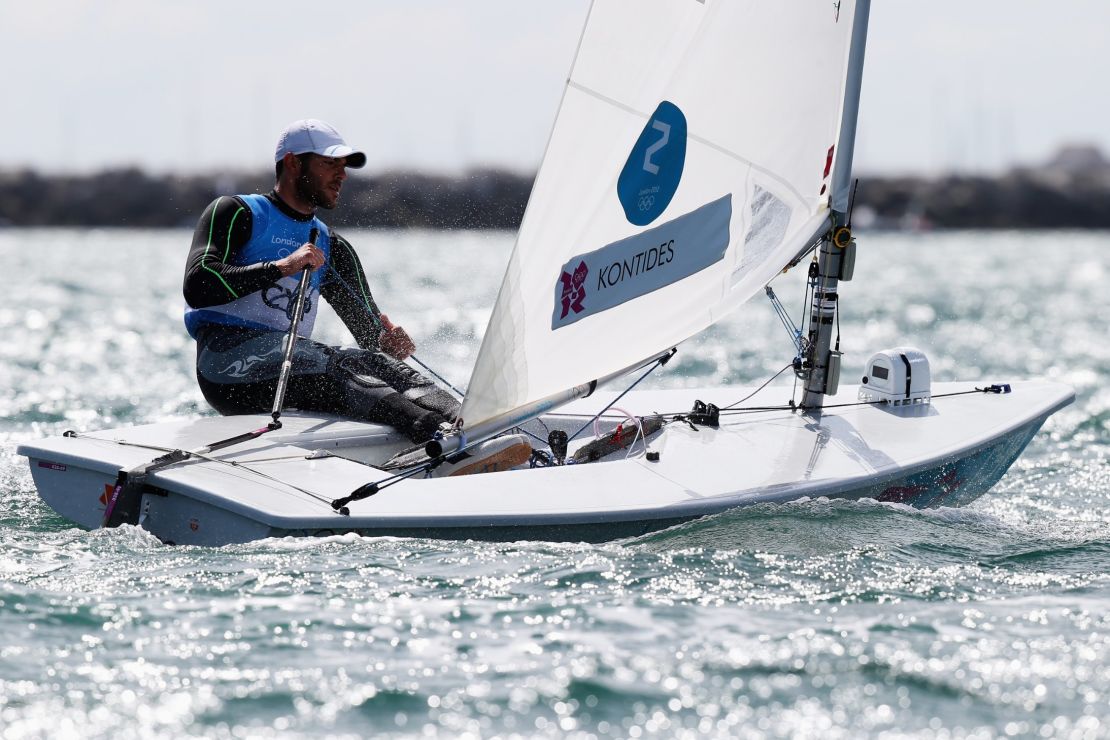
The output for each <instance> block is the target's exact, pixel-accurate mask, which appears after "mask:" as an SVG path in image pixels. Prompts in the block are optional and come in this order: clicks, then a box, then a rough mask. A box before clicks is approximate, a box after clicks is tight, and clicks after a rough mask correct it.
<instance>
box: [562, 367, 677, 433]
mask: <svg viewBox="0 0 1110 740" xmlns="http://www.w3.org/2000/svg"><path fill="white" fill-rule="evenodd" d="M677 353H678V349H672V350H671V351H670V352H669V353H668V354H665V355H663V356H662V357H660V358H659V359H657V360H656V361H655V362H654V363H653V364H652V366H651V367H649V368H648V369H647V372H645V373H644V374H643V375H641V376H640V377H639V378H638V379H637V380H636V382H635V383H633V384H632V385H630V386H628V387H627V388H625V389H624V390H623V391H621V394H620V395H619V396H617V397H616V398H614V399H613V400H612V401H610V402H609V403H608V404H606V406H605V408H603V409H602V410H601V411H599V412H597V413H596V414H594V415H593V416H592V417H590V420H589V421H587V422H586V423H585V424H583V425H582V426H581V428H580V429H579V430H578V431H577V432H575V433H574V434H572V435H571V436H570V437H569V438H568V439H567V441H568V442H570V441H571V440H572V439H574V438H575V437H577V436H578V435H579V434H581V433H582V432H584V431H585V430H586V427H588V426H590V425H591V424H593V423H594V421H595V420H597V419H599V418H600V417H601V415H602V414H604V413H605V412H606V411H608V410H609V409H610V408H612V407H613V405H614V404H615V403H616V402H617V401H619V400H621V399H622V398H624V397H625V396H626V395H627V394H628V392H629V391H631V390H632V389H633V388H635V387H636V386H638V385H639V384H640V381H642V380H643V379H644V378H646V377H647V376H649V375H651V374H652V373H653V372H655V370H656V368H660V367H663V365H665V364H667V362H668V361H669V360H670V359H671V358H672V357H674V356H675V354H677Z"/></svg>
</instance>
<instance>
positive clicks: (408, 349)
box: [378, 313, 416, 360]
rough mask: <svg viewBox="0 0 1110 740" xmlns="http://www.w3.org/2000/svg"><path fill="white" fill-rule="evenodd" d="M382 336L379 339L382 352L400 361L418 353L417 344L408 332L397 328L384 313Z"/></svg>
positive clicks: (382, 317) (382, 316)
mask: <svg viewBox="0 0 1110 740" xmlns="http://www.w3.org/2000/svg"><path fill="white" fill-rule="evenodd" d="M381 320H382V335H381V337H380V338H379V339H378V344H380V345H381V348H382V352H385V353H386V354H387V355H390V356H391V357H396V358H397V359H398V360H403V359H405V358H406V357H408V356H409V355H411V354H412V353H413V352H415V351H416V344H415V343H414V342H413V341H412V338H411V337H409V335H408V332H406V331H405V330H404V329H402V328H401V327H399V326H395V325H394V324H393V322H392V321H390V320H389V317H388V316H386V315H385V314H384V313H383V314H382V315H381Z"/></svg>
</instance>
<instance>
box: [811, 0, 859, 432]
mask: <svg viewBox="0 0 1110 740" xmlns="http://www.w3.org/2000/svg"><path fill="white" fill-rule="evenodd" d="M870 14H871V0H857V2H856V13H855V16H854V18H853V21H852V42H851V44H852V45H851V50H850V51H849V53H848V72H847V76H846V80H845V86H844V109H843V112H842V116H841V124H840V139H839V141H838V142H837V145H836V151H837V156H836V163H835V169H834V170H833V176H832V192H831V194H830V196H829V204H830V206H831V208H832V217H831V226H830V228H829V231H828V233H827V234H826V235H825V237H824V238H823V239H822V240H821V245H820V247H819V248H818V255H817V274H816V275H814V276H811V279H812V280H813V281H814V287H813V303H812V306H811V310H810V329H809V352H808V354H807V356H806V357H805V358H804V361H805V364H804V367H805V368H806V376H805V378H806V383H805V393H804V395H803V396H802V406H803V407H804V408H806V409H811V410H813V409H818V410H819V409H820V408H821V407H822V406H823V405H824V400H825V396H826V395H829V396H832V395H835V394H836V391H837V387H838V386H839V384H840V350H839V343H838V344H837V346H836V347H835V348H834V347H833V339H832V336H833V325H834V324H835V323H836V311H837V304H838V300H839V294H838V292H837V286H838V284H839V282H840V281H841V280H845V281H846V280H850V279H851V269H852V267H853V266H854V263H855V254H854V251H855V240H854V239H852V232H851V229H850V228H849V223H848V196H849V191H850V188H851V181H852V158H853V155H854V153H855V146H856V122H857V120H858V118H859V96H860V88H861V87H862V85H863V57H864V50H865V47H866V45H867V20H868V16H869V15H870Z"/></svg>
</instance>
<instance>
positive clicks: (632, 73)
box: [461, 0, 867, 429]
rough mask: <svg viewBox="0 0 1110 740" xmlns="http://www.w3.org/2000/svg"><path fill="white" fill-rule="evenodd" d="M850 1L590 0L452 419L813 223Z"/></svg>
mask: <svg viewBox="0 0 1110 740" xmlns="http://www.w3.org/2000/svg"><path fill="white" fill-rule="evenodd" d="M866 13H867V0H859V2H856V1H855V0H841V1H840V2H831V1H830V0H792V1H791V2H789V3H783V2H779V1H777V0H596V2H595V3H594V4H593V6H592V7H591V9H590V13H589V16H588V18H587V22H586V27H585V30H584V31H583V36H582V40H581V43H580V46H579V50H578V54H577V57H576V59H575V62H574V65H573V68H572V70H571V75H570V79H569V80H568V83H567V87H566V91H565V93H564V97H563V101H562V105H561V107H560V109H559V113H558V116H557V118H556V121H555V126H554V130H553V131H552V134H551V139H550V141H549V143H548V148H547V152H546V154H545V156H544V159H543V163H542V165H541V167H540V170H539V173H538V176H537V179H536V182H535V186H534V188H533V191H532V196H531V199H530V201H529V204H528V208H527V211H526V213H525V216H524V220H523V223H522V225H521V228H520V233H519V235H518V239H517V244H516V248H515V249H514V251H513V254H512V256H511V258H510V261H509V266H508V269H507V271H506V274H505V278H504V282H503V283H502V286H501V291H500V293H499V295H498V298H497V303H496V305H495V307H494V310H493V314H492V317H491V319H490V323H489V327H488V329H487V331H486V335H485V338H484V341H483V343H482V347H481V350H480V352H479V355H478V359H477V362H476V365H475V368H474V372H473V375H472V377H471V380H470V384H469V389H468V392H467V395H466V398H465V400H464V402H463V407H462V413H461V416H462V418H463V419H464V422H465V423H464V428H466V429H473V428H474V427H476V426H477V427H480V426H481V425H483V424H488V423H489V422H490V420H491V419H495V418H504V417H505V416H506V415H507V414H508V415H511V413H512V412H513V410H515V409H521V408H524V407H529V406H535V405H536V404H537V402H540V401H542V400H543V399H558V398H562V397H564V396H566V395H567V393H568V389H571V388H573V387H575V386H582V385H583V384H589V383H591V382H592V381H594V380H598V379H605V378H608V377H611V376H612V375H613V374H614V373H617V372H619V371H621V370H623V369H627V368H629V367H632V366H635V364H636V363H637V362H638V361H644V360H647V359H650V358H652V357H654V356H657V355H658V354H660V353H661V352H663V351H666V350H667V349H668V348H670V347H672V346H674V345H676V344H678V343H679V342H681V341H682V340H684V339H687V338H688V337H690V336H691V335H693V334H695V333H697V332H698V331H700V330H702V329H704V328H706V327H707V326H709V325H711V324H712V323H713V322H714V321H716V320H718V319H719V318H721V317H722V316H723V315H724V314H726V313H727V312H729V311H731V310H732V309H733V308H735V307H736V306H738V305H739V304H740V303H742V302H743V301H745V300H747V299H748V298H749V297H750V296H751V295H752V294H753V293H755V292H756V291H758V290H759V289H761V288H762V286H763V285H765V284H766V283H767V282H768V281H769V280H771V278H773V277H774V275H776V274H777V273H778V272H779V271H781V269H782V268H783V266H784V265H785V264H786V263H787V262H788V261H789V260H791V259H792V258H794V257H795V256H796V255H797V254H798V253H799V252H800V251H801V250H802V249H803V248H804V247H805V246H806V245H807V244H808V243H810V242H811V241H812V240H813V238H814V236H815V235H816V234H817V233H818V232H819V231H820V230H821V229H822V228H823V227H824V225H825V224H826V223H827V220H828V216H829V207H830V197H831V196H832V195H833V189H834V181H836V183H837V187H839V188H840V189H841V190H843V189H844V188H845V187H846V185H847V182H848V176H846V175H844V172H845V170H846V169H850V148H851V138H852V136H854V130H855V111H856V101H855V100H852V99H849V100H848V103H847V105H846V104H845V99H846V97H847V98H851V97H852V95H858V90H852V89H851V85H850V84H849V78H850V77H851V75H850V74H849V68H850V64H849V58H850V56H851V51H852V47H853V30H854V29H855V31H856V34H855V37H856V41H855V44H856V46H857V47H858V48H857V55H856V56H855V61H854V62H853V63H854V64H856V65H857V66H858V65H859V64H862V57H861V56H860V55H861V54H862V42H863V35H864V34H863V32H861V31H860V29H863V31H865V29H866ZM857 14H858V15H859V16H860V18H859V19H857ZM846 118H848V119H850V120H848V121H847V126H846V125H845V119H846ZM842 131H843V132H844V133H845V134H846V137H845V138H846V139H847V145H846V144H845V142H844V141H842V138H841V137H842ZM843 149H848V150H849V151H848V152H847V154H846V155H844V156H845V158H846V162H847V165H846V166H845V164H844V162H841V163H839V166H838V162H837V159H838V155H840V154H841V152H840V151H839V150H843ZM837 198H838V201H842V200H843V199H844V195H843V194H842V193H837ZM568 400H569V399H568ZM548 405H551V402H549V403H548Z"/></svg>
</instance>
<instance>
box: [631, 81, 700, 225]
mask: <svg viewBox="0 0 1110 740" xmlns="http://www.w3.org/2000/svg"><path fill="white" fill-rule="evenodd" d="M685 164H686V116H685V115H684V114H683V113H682V111H681V110H679V108H678V106H676V105H675V104H674V103H671V102H670V101H667V100H664V101H663V102H661V103H660V104H659V106H658V107H657V108H656V109H655V112H654V113H652V114H651V116H650V117H648V120H647V124H646V125H645V126H644V127H643V129H642V130H641V131H640V135H639V137H638V138H637V139H636V143H635V144H634V145H633V146H632V151H631V152H629V154H628V159H627V160H625V163H624V168H623V169H622V170H621V173H620V176H619V177H618V178H617V198H618V199H619V200H620V204H621V207H622V208H623V209H624V215H625V217H626V218H627V219H628V221H629V222H630V223H632V224H635V225H637V226H646V225H648V224H650V223H651V222H652V221H654V220H655V219H657V218H659V216H660V215H662V213H663V211H665V210H666V209H667V206H668V205H670V202H671V199H672V198H674V195H675V192H676V191H677V190H678V184H679V182H680V181H681V180H682V170H683V167H684V166H685Z"/></svg>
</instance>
